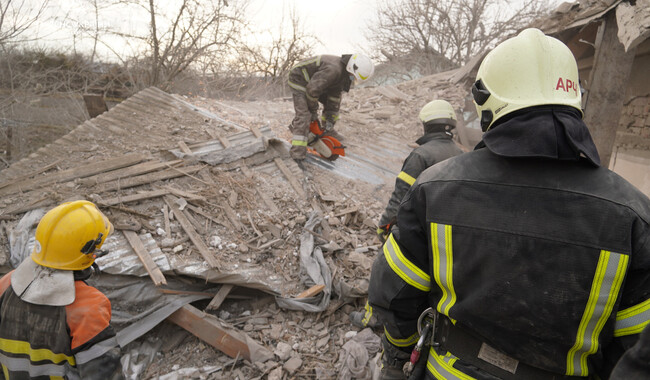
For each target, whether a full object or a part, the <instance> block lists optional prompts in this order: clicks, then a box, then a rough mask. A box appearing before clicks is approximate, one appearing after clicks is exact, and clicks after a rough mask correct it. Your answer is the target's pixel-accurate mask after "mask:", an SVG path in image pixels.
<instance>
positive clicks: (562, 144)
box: [474, 106, 600, 167]
mask: <svg viewBox="0 0 650 380" xmlns="http://www.w3.org/2000/svg"><path fill="white" fill-rule="evenodd" d="M484 147H487V148H488V149H489V150H490V151H491V152H492V153H494V154H496V155H498V156H503V157H542V158H550V159H555V160H568V161H579V160H580V159H586V160H587V161H588V162H589V163H590V164H592V165H594V166H596V167H598V166H600V157H599V156H598V151H597V150H596V145H595V144H594V142H593V140H592V139H591V134H590V133H589V129H587V126H586V125H585V123H584V122H583V121H582V119H581V117H580V113H579V112H578V111H577V110H575V109H573V108H571V107H566V106H540V107H533V108H527V109H525V110H521V111H519V112H515V113H513V114H512V116H510V115H509V116H508V117H506V119H505V120H503V121H500V122H499V123H498V124H497V125H496V126H493V127H492V128H490V130H489V131H487V132H485V134H483V140H482V141H481V142H479V143H478V145H476V147H475V148H474V149H475V150H476V149H480V148H484Z"/></svg>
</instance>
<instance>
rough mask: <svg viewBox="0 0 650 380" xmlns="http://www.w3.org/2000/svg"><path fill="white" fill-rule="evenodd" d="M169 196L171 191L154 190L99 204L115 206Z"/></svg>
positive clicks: (111, 199)
mask: <svg viewBox="0 0 650 380" xmlns="http://www.w3.org/2000/svg"><path fill="white" fill-rule="evenodd" d="M167 194H169V191H167V190H154V191H147V192H143V193H138V194H133V195H123V196H119V197H114V198H109V199H105V200H102V201H99V202H97V204H98V205H100V206H115V205H117V204H121V203H129V202H135V201H141V200H143V199H150V198H157V197H162V196H163V195H167Z"/></svg>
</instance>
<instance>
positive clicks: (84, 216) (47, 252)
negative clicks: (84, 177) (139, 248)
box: [32, 201, 113, 270]
mask: <svg viewBox="0 0 650 380" xmlns="http://www.w3.org/2000/svg"><path fill="white" fill-rule="evenodd" d="M111 232H113V225H112V224H111V222H110V221H109V220H108V218H107V217H106V216H105V215H104V214H102V212H101V211H99V209H97V206H95V205H94V204H93V203H91V202H88V201H74V202H67V203H63V204H61V205H59V206H57V207H55V208H53V209H52V210H50V211H48V212H47V213H46V214H45V215H44V216H43V218H41V221H40V222H39V223H38V227H36V242H35V244H34V250H33V251H32V260H34V261H35V262H36V263H37V264H39V265H42V266H45V267H49V268H55V269H63V270H82V269H86V268H88V267H89V266H91V265H92V264H93V262H94V261H95V257H94V255H93V252H94V251H95V250H96V249H98V248H100V247H101V246H102V244H104V241H105V240H106V237H108V235H110V233H111Z"/></svg>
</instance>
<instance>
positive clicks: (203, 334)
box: [167, 305, 255, 362]
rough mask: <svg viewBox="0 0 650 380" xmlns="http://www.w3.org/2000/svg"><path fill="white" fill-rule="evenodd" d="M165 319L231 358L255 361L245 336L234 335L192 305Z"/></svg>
mask: <svg viewBox="0 0 650 380" xmlns="http://www.w3.org/2000/svg"><path fill="white" fill-rule="evenodd" d="M167 319H168V320H170V321H171V322H174V323H175V324H177V325H179V326H180V327H182V328H184V329H185V330H187V331H189V332H191V333H192V334H194V335H195V336H197V337H198V338H199V339H201V340H202V341H204V342H206V343H208V344H209V345H211V346H212V347H214V348H216V349H218V350H220V351H222V352H223V353H224V354H226V355H228V356H230V357H231V358H243V359H246V360H248V361H250V362H254V361H255V360H254V359H253V358H251V352H250V349H249V347H248V344H247V343H246V340H245V338H244V339H242V338H240V337H237V336H235V335H234V334H232V333H231V332H229V331H228V330H226V329H225V328H223V327H222V326H221V325H220V323H219V322H218V320H216V319H215V318H214V317H213V316H211V315H209V314H205V313H204V312H202V311H201V310H199V309H197V308H195V307H194V306H192V305H185V306H183V307H182V308H180V309H178V310H177V311H175V312H174V313H173V314H172V315H170V316H169V317H167Z"/></svg>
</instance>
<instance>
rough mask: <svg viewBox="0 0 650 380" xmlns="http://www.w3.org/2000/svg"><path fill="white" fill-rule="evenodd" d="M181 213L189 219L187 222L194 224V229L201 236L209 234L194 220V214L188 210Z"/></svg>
mask: <svg viewBox="0 0 650 380" xmlns="http://www.w3.org/2000/svg"><path fill="white" fill-rule="evenodd" d="M181 212H182V213H183V215H185V218H187V220H189V222H190V223H192V225H193V226H194V229H196V232H198V233H199V234H201V235H205V234H206V233H207V232H206V231H205V228H203V226H202V225H201V224H200V223H199V222H198V221H197V220H196V219H194V217H193V216H192V214H190V212H189V210H188V209H187V208H186V209H183V210H181Z"/></svg>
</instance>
